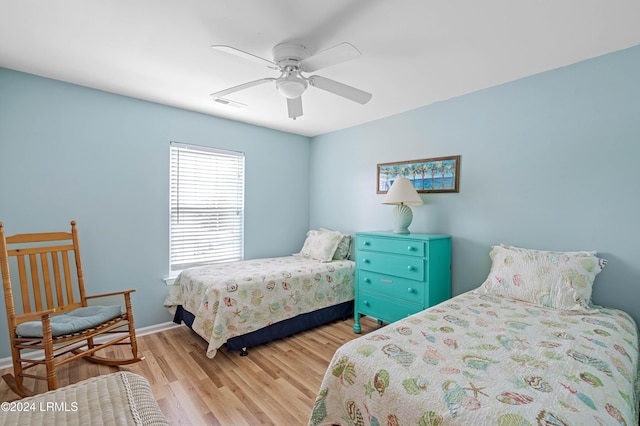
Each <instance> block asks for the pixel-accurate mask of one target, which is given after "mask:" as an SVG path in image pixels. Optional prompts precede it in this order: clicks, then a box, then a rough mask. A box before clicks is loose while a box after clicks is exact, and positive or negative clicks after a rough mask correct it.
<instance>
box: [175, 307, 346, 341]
mask: <svg viewBox="0 0 640 426" xmlns="http://www.w3.org/2000/svg"><path fill="white" fill-rule="evenodd" d="M350 317H353V300H350V301H348V302H344V303H341V304H339V305H335V306H329V307H326V308H323V309H319V310H317V311H313V312H308V313H306V314H300V315H298V316H296V317H293V318H290V319H288V320H284V321H279V322H276V323H274V324H271V325H269V326H267V327H264V328H261V329H260V330H256V331H252V332H251V333H248V334H243V335H242V336H236V337H232V338H231V339H229V340H227V343H226V345H227V349H228V350H231V351H235V350H240V349H243V348H250V347H252V346H256V345H261V344H263V343H267V342H270V341H272V340H276V339H282V338H284V337H288V336H291V335H293V334H296V333H300V332H301V331H305V330H309V329H311V328H315V327H318V326H321V325H324V324H328V323H330V322H334V321H338V320H345V319H347V318H350ZM194 319H195V317H194V315H193V314H192V313H191V312H189V311H187V310H186V309H184V308H183V307H182V306H178V308H177V309H176V313H175V315H174V316H173V322H175V323H176V324H180V323H182V322H184V323H185V324H186V325H187V326H188V327H189V328H191V325H192V324H193V320H194Z"/></svg>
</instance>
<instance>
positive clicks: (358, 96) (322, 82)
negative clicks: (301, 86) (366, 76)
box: [309, 75, 373, 105]
mask: <svg viewBox="0 0 640 426" xmlns="http://www.w3.org/2000/svg"><path fill="white" fill-rule="evenodd" d="M309 84H310V85H312V86H313V87H317V88H318V89H322V90H326V91H327V92H331V93H333V94H335V95H338V96H342V97H343V98H347V99H349V100H352V101H354V102H358V103H359V104H362V105H364V104H366V103H367V102H369V100H371V97H372V96H373V95H372V94H371V93H368V92H365V91H364V90H360V89H356V88H355V87H351V86H348V85H346V84H343V83H340V82H337V81H335V80H331V79H329V78H326V77H322V76H319V75H312V76H311V77H309Z"/></svg>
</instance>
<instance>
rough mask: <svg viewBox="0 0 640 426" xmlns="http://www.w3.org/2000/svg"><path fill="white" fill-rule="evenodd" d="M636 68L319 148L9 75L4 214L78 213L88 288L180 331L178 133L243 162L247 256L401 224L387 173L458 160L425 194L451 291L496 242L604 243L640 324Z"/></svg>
mask: <svg viewBox="0 0 640 426" xmlns="http://www.w3.org/2000/svg"><path fill="white" fill-rule="evenodd" d="M470 72H472V71H470ZM639 75H640V47H635V48H632V49H627V50H624V51H621V52H617V53H613V54H610V55H606V56H603V57H600V58H596V59H593V60H589V61H585V62H582V63H579V64H575V65H572V66H569V67H565V68H561V69H557V70H554V71H550V72H547V73H543V74H539V75H536V76H533V77H530V78H526V79H522V80H518V81H515V82H512V83H508V84H504V85H501V86H498V87H494V88H491V89H487V90H483V91H480V92H476V93H473V94H470V95H466V96H462V97H459V98H455V99H452V100H448V101H445V102H440V103H437V104H434V105H431V106H427V107H424V108H419V109H416V110H413V111H410V112H407V113H404V114H399V115H396V116H393V117H389V118H386V119H383V120H378V121H375V122H372V123H368V124H365V125H361V126H357V127H354V128H350V129H346V130H343V131H339V132H334V133H330V134H327V135H323V136H319V137H316V138H313V139H312V140H311V143H310V142H309V141H310V139H309V138H305V137H301V136H295V135H291V134H287V133H283V132H277V131H273V130H268V129H264V128H260V127H255V126H250V125H246V124H242V123H238V122H233V121H228V120H224V119H217V118H214V117H209V116H205V115H202V114H197V113H193V112H188V111H183V110H179V109H174V108H170V107H165V106H161V105H156V104H152V103H148V102H143V101H138V100H134V99H131V98H126V97H122V96H117V95H112V94H108V93H104V92H100V91H96V90H92V89H87V88H83V87H79V86H75V85H71V84H66V83H62V82H57V81H52V80H48V79H44V78H39V77H35V76H31V75H27V74H23V73H19V72H14V71H10V70H6V69H2V68H0V220H1V221H3V222H4V223H5V226H6V228H7V231H8V232H9V233H18V232H31V231H48V230H52V229H66V228H67V227H68V222H69V220H70V219H75V220H77V221H78V226H79V231H80V240H81V241H80V242H81V245H82V250H83V262H84V268H85V274H86V276H87V278H88V287H89V291H90V292H92V293H97V292H102V291H113V290H119V289H126V288H131V287H135V288H137V290H138V291H137V293H135V295H134V301H133V303H134V307H135V315H136V325H137V326H138V327H144V326H148V325H152V324H157V323H161V322H165V321H168V320H170V316H169V314H168V313H167V312H166V311H165V310H164V308H162V307H161V305H162V302H163V300H164V297H165V295H166V293H167V287H166V286H165V285H164V284H163V283H162V281H161V279H162V278H163V277H164V276H165V275H166V274H167V271H168V265H167V263H168V260H167V259H168V248H167V245H168V231H167V230H168V206H167V204H168V156H169V152H168V146H169V141H170V140H178V141H181V142H188V143H193V144H200V145H210V146H215V147H219V148H225V149H233V150H240V151H244V152H245V153H246V167H247V192H246V209H247V216H246V221H245V237H246V238H245V241H246V243H245V244H246V251H245V255H246V257H247V258H253V257H263V256H272V255H273V256H276V255H286V254H289V253H291V252H293V251H297V250H298V249H299V248H300V246H301V244H302V242H303V239H304V233H305V232H306V230H307V229H309V228H310V227H311V228H317V227H319V226H325V227H329V228H335V229H340V230H342V231H344V232H350V233H354V232H356V231H360V230H375V229H389V227H390V217H391V210H392V207H390V206H383V205H381V204H380V202H381V200H382V197H383V196H382V195H376V193H375V169H376V164H377V163H382V162H391V161H401V160H411V159H420V158H429V157H438V156H446V155H458V154H459V155H461V156H462V161H461V183H460V193H458V194H437V195H433V194H425V195H423V199H424V201H425V203H426V204H425V205H424V206H420V207H415V208H414V209H413V210H414V215H415V218H414V223H413V225H412V226H411V229H412V230H413V231H415V232H419V231H422V232H443V233H448V234H450V235H452V236H453V237H454V240H453V241H454V244H453V292H454V294H458V293H461V292H463V291H466V290H469V289H472V288H474V287H476V286H478V285H479V284H480V283H481V282H482V281H483V280H484V278H485V277H486V276H487V273H488V271H489V266H490V263H489V258H488V252H489V247H490V246H491V245H492V244H497V243H500V242H505V243H510V244H514V245H521V246H527V247H532V248H540V249H552V250H580V249H596V250H598V251H599V252H601V254H602V256H604V257H606V258H607V259H609V264H608V266H607V267H606V268H605V270H604V271H603V272H602V273H601V274H600V275H599V276H598V279H597V280H596V287H595V289H594V300H595V301H596V302H597V303H600V304H604V305H608V306H613V307H617V308H620V309H624V310H626V311H628V312H630V313H631V314H632V315H634V317H635V318H636V320H637V321H640V305H638V300H640V262H639V261H638V255H637V254H636V249H635V246H636V245H637V241H639V240H640V226H639V225H638V219H637V218H638V217H640V190H639V189H638V186H637V185H638V182H640V168H639V167H638V166H637V164H638V159H639V158H640V120H639V119H638V117H640V78H639V77H638V76H639ZM309 168H310V169H311V173H310V174H309V173H308V170H309ZM291 176H295V179H291ZM309 194H311V196H310V195H309ZM1 303H2V301H0V304H1ZM0 306H2V305H0ZM154 306H155V308H153V307H154ZM2 310H3V311H4V307H3V306H2ZM6 333H7V331H6V319H5V318H4V315H1V316H0V342H6V341H7V335H6ZM8 354H9V352H8V349H7V348H6V346H5V345H4V344H3V345H1V347H0V357H6V356H8Z"/></svg>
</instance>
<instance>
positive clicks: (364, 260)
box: [362, 259, 371, 263]
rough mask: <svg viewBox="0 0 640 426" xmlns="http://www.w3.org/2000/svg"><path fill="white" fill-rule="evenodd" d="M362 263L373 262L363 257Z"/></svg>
mask: <svg viewBox="0 0 640 426" xmlns="http://www.w3.org/2000/svg"><path fill="white" fill-rule="evenodd" d="M362 263H371V261H370V260H369V259H362Z"/></svg>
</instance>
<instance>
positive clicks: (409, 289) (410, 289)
mask: <svg viewBox="0 0 640 426" xmlns="http://www.w3.org/2000/svg"><path fill="white" fill-rule="evenodd" d="M407 291H408V292H409V293H415V290H414V289H413V288H411V287H409V288H408V289H407Z"/></svg>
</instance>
